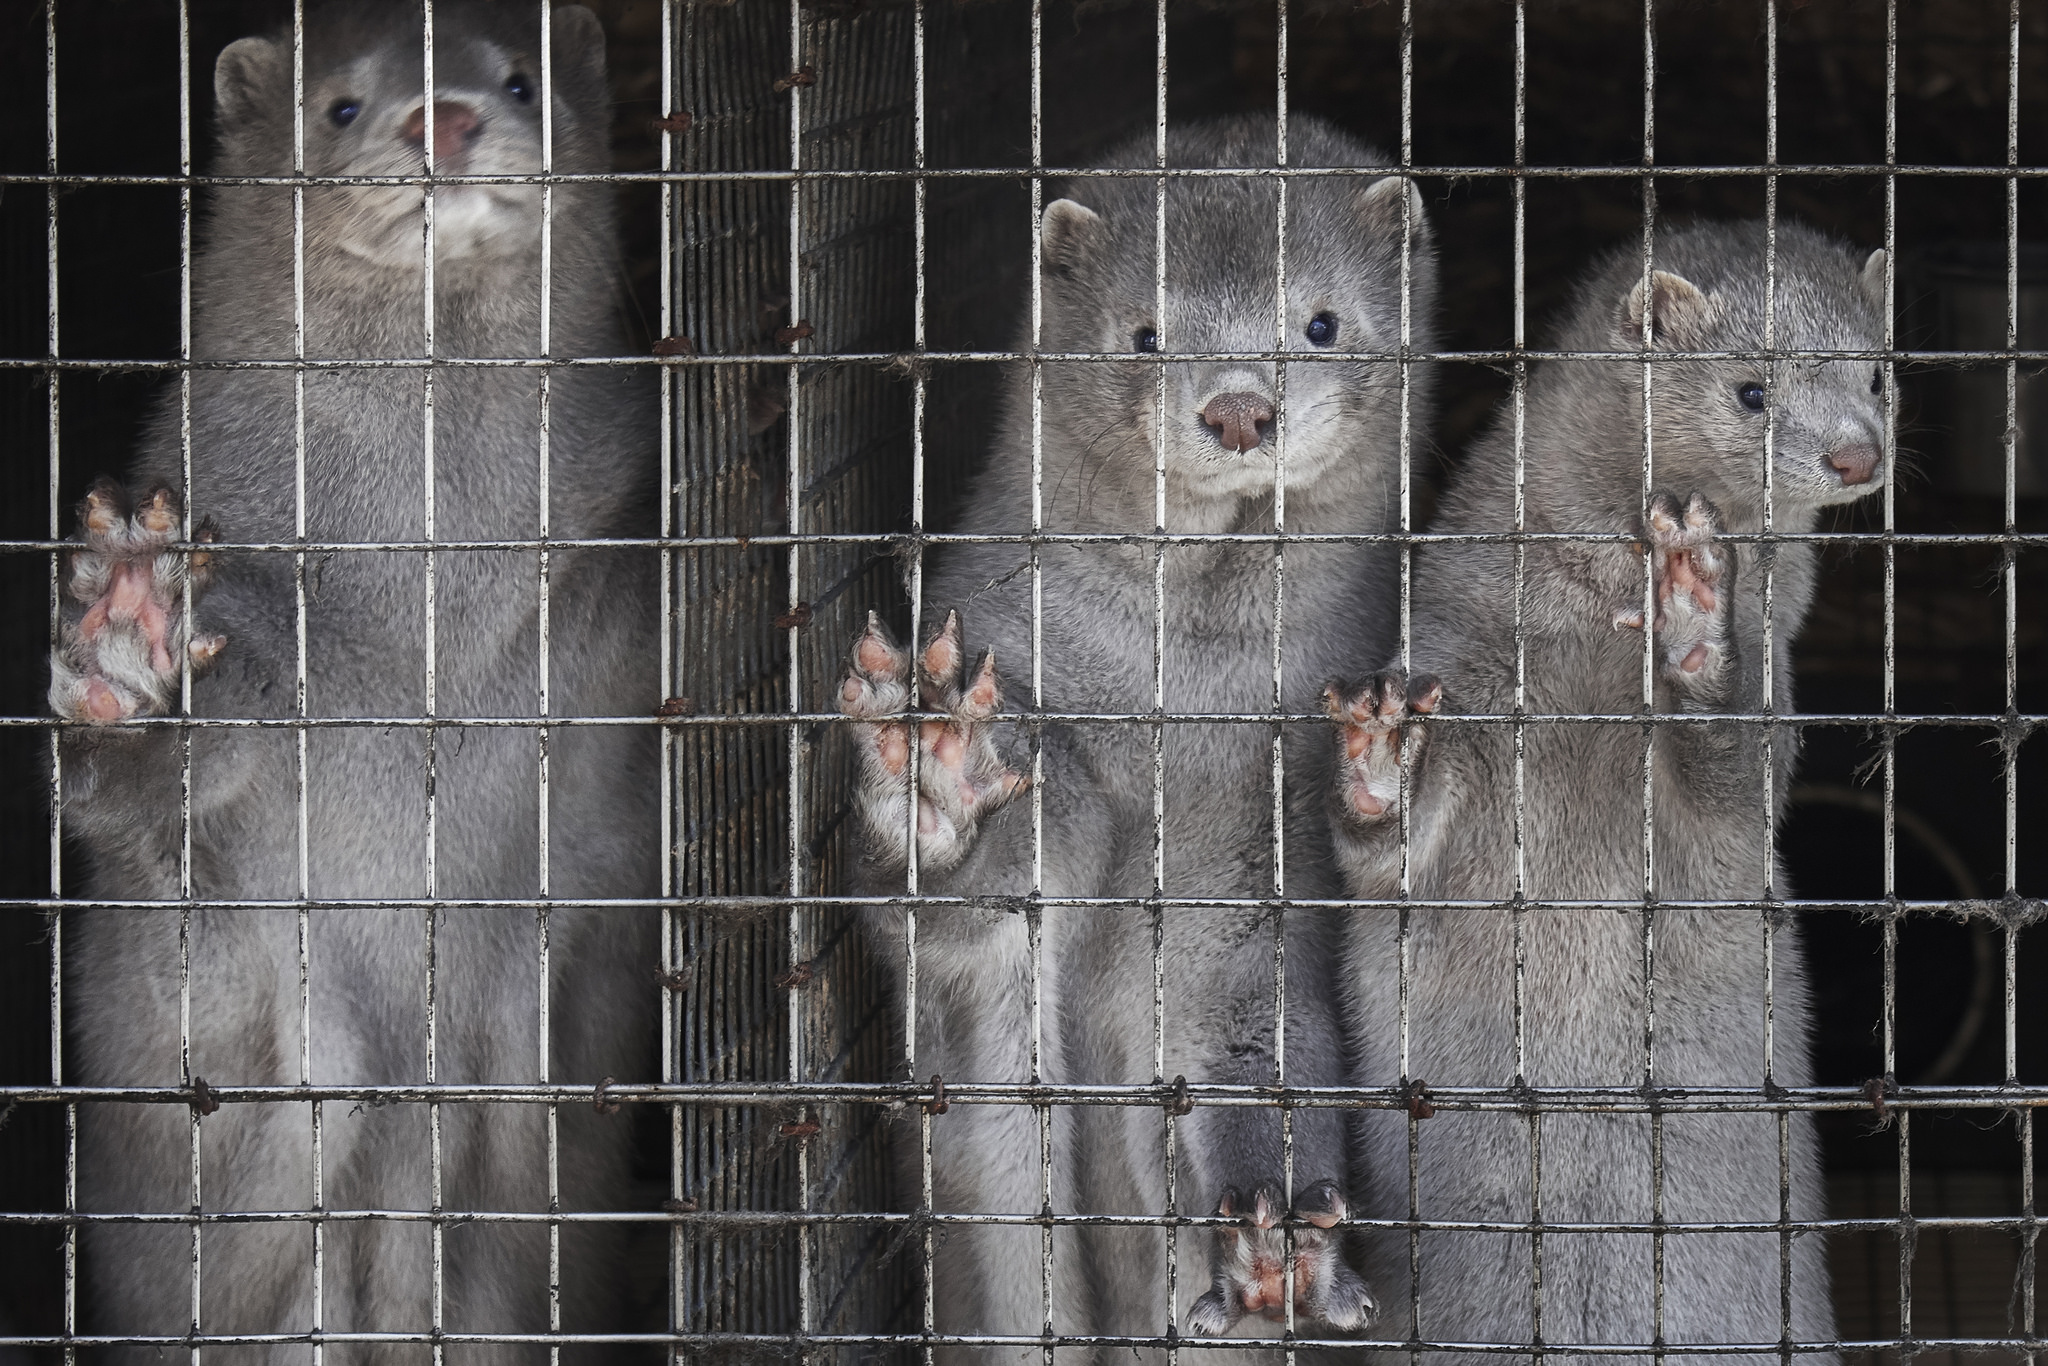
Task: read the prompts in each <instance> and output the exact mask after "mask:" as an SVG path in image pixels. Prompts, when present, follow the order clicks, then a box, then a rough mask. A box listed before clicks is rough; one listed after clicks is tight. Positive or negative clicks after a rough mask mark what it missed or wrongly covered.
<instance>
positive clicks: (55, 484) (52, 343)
mask: <svg viewBox="0 0 2048 1366" xmlns="http://www.w3.org/2000/svg"><path fill="white" fill-rule="evenodd" d="M43 165H44V168H45V171H46V172H47V174H49V175H50V176H51V177H52V179H51V181H50V183H49V185H48V186H47V187H46V188H45V191H44V199H43V213H44V219H43V221H44V224H45V227H44V239H43V251H44V257H43V269H44V276H43V284H44V288H45V290H47V291H48V294H47V300H46V304H45V315H44V321H43V326H44V334H43V345H44V350H45V354H47V355H48V356H49V358H50V359H51V360H52V361H55V360H56V359H57V353H58V341H59V333H58V325H57V324H58V312H57V304H58V299H59V295H58V289H57V182H56V180H55V176H56V175H57V0H47V3H46V4H45V5H44V6H43ZM62 377H63V372H62V371H60V370H58V369H57V367H56V366H55V365H52V366H51V367H50V368H49V370H47V371H45V372H44V380H45V382H46V383H47V384H48V386H49V397H48V407H47V409H46V414H45V418H46V423H47V425H46V427H45V429H44V430H45V440H46V441H47V458H48V463H49V475H48V499H49V501H48V506H47V508H46V514H47V517H48V522H47V526H48V531H49V537H50V539H51V540H52V541H57V540H61V539H63V536H64V531H63V521H62V513H61V510H60V507H59V504H58V497H59V492H58V490H59V487H60V481H59V475H60V473H61V470H60V465H61V455H62V447H63V441H62V433H63V426H62V421H61V407H60V404H61V398H60V393H61V385H60V383H59V381H60V380H61V379H62ZM63 566H64V557H63V555H62V553H61V552H59V551H54V550H53V551H51V552H50V582H49V604H50V654H51V656H52V657H53V658H54V657H55V655H56V653H57V651H58V649H59V648H60V647H61V646H62V644H63V641H64V630H63V626H64V621H63V610H64V591H63ZM49 737H50V739H49V747H50V748H49V756H50V784H49V801H50V850H49V855H50V897H51V899H52V900H56V899H58V898H61V897H62V896H63V895H64V750H63V732H62V731H60V730H59V729H57V727H55V726H52V727H51V728H50V730H49ZM49 936H50V985H49V1003H50V1084H51V1085H52V1086H62V1085H63V1084H64V916H63V913H62V912H61V911H59V912H53V913H51V915H50V917H49ZM64 1214H65V1223H64V1366H77V1361H78V1348H77V1347H76V1346H75V1345H74V1344H73V1342H72V1339H73V1337H74V1336H76V1334H77V1332H78V1224H77V1223H76V1222H75V1220H76V1218H77V1215H78V1102H76V1101H66V1102H65V1103H64Z"/></svg>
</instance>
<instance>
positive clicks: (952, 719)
mask: <svg viewBox="0 0 2048 1366" xmlns="http://www.w3.org/2000/svg"><path fill="white" fill-rule="evenodd" d="M966 659H967V653H966V650H965V648H964V647H963V645H962V643H961V628H960V617H959V614H958V613H957V612H955V613H949V614H948V615H947V617H946V622H945V625H944V626H942V627H941V628H940V629H939V631H938V632H937V634H935V635H934V636H933V637H932V639H931V640H930V641H929V642H928V643H927V644H926V645H925V648H924V649H923V650H922V651H921V652H919V653H918V655H917V656H916V667H917V668H918V670H919V675H920V679H921V683H922V689H921V691H922V702H923V705H924V707H925V708H926V709H928V710H931V711H939V712H944V713H945V714H946V715H945V717H944V719H933V720H920V721H918V722H917V731H916V733H917V741H918V765H917V767H918V772H917V838H918V857H919V861H920V863H921V864H922V865H923V866H926V867H932V868H943V867H948V866H950V865H951V864H953V863H957V862H958V861H959V860H960V859H961V858H963V857H965V855H966V851H967V849H968V847H969V845H970V844H971V843H972V840H973V836H974V832H975V829H976V827H977V826H978V824H979V822H980V821H981V820H982V819H984V818H985V817H987V816H988V815H990V814H992V813H993V812H994V811H996V810H997V809H999V808H1000V807H1001V806H1003V805H1004V804H1005V803H1007V802H1008V801H1009V800H1010V799H1011V798H1013V797H1015V796H1017V795H1018V794H1019V793H1021V792H1023V791H1024V790H1025V788H1026V787H1028V786H1029V779H1027V778H1025V777H1024V776H1023V775H1022V774H1020V773H1016V772H1014V771H1012V770H1011V769H1010V768H1009V767H1008V766H1007V765H1006V764H1005V763H1004V762H1003V760H1002V759H1001V757H1000V756H999V755H998V754H997V753H996V750H995V744H994V740H993V737H992V727H991V726H990V725H989V724H988V723H989V722H990V721H992V720H993V718H994V717H995V716H996V715H997V714H998V713H999V712H1000V711H1001V710H1002V704H1003V693H1002V683H1001V679H1000V677H999V676H998V674H997V672H996V663H995V656H994V654H993V652H990V653H986V654H984V655H983V656H982V657H981V660H980V662H979V663H978V664H977V665H976V666H975V667H974V669H973V670H972V672H971V673H970V672H968V671H967V670H966V669H965V668H964V665H965V662H966ZM911 667H912V656H911V653H910V652H909V651H908V650H905V649H900V648H898V647H897V645H896V643H895V641H894V639H892V638H891V636H890V635H889V631H888V628H887V627H886V626H884V625H883V624H882V621H881V619H880V618H879V617H877V616H875V615H874V614H873V613H869V615H868V623H867V627H866V629H865V630H863V631H862V633H861V634H860V636H859V637H858V638H857V639H856V640H855V641H854V644H853V649H852V650H851V652H850V655H849V659H848V668H847V674H846V677H845V679H844V680H843V681H842V682H841V684H840V690H839V700H840V710H841V712H842V713H844V714H845V715H847V716H849V717H854V718H857V719H858V720H860V721H861V722H862V724H861V725H859V726H856V727H855V743H856V746H857V748H858V750H859V752H860V754H861V756H862V757H861V763H862V768H863V774H864V776H863V779H862V782H861V784H860V786H859V787H858V789H857V790H856V797H855V800H856V802H857V804H858V805H859V806H860V807H861V810H862V813H863V816H864V818H865V819H864V824H865V826H866V827H867V835H868V837H869V838H870V839H871V840H872V841H874V842H875V843H876V844H878V845H880V846H881V847H882V848H883V849H884V850H886V851H888V852H889V853H890V855H891V856H893V857H894V858H896V859H899V860H901V859H907V857H908V850H907V846H908V838H909V836H908V833H907V829H906V827H907V824H908V818H909V801H910V793H909V775H908V773H907V771H906V770H908V768H909V767H910V735H911V728H910V722H909V721H908V719H907V718H904V713H905V712H906V711H907V710H908V709H909V702H910V669H911Z"/></svg>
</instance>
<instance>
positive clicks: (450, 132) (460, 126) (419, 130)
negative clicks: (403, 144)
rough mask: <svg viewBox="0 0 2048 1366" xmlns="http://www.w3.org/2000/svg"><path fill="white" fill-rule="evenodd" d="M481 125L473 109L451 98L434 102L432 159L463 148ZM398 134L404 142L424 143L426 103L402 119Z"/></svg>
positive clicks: (447, 155)
mask: <svg viewBox="0 0 2048 1366" xmlns="http://www.w3.org/2000/svg"><path fill="white" fill-rule="evenodd" d="M482 124H483V119H482V118H481V117H479V116H478V114H477V112H476V110H475V109H473V108H471V107H470V106H469V105H466V104H458V103H456V102H455V101H454V100H435V101H434V160H436V161H440V160H441V159H442V158H444V157H452V156H454V155H455V154H456V153H457V152H460V151H462V150H463V148H465V147H467V146H468V145H469V143H470V140H471V139H472V138H474V137H475V136H476V133H477V130H478V128H479V127H481V126H482ZM401 136H402V137H404V138H405V140H406V141H407V142H411V143H423V142H425V141H426V136H427V111H426V108H425V106H421V107H420V108H418V109H415V110H413V111H412V116H411V117H410V118H408V119H407V120H406V121H405V127H404V129H403V130H401Z"/></svg>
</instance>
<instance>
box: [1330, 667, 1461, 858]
mask: <svg viewBox="0 0 2048 1366" xmlns="http://www.w3.org/2000/svg"><path fill="white" fill-rule="evenodd" d="M1442 701H1443V687H1442V685H1441V684H1440V683H1439V682H1438V681H1437V680H1436V679H1435V678H1434V677H1432V676H1431V675H1429V674H1418V675H1416V676H1415V677H1414V678H1412V679H1411V678H1409V677H1407V676H1406V675H1405V674H1403V673H1402V672H1401V671H1400V670H1398V669H1392V670H1388V671H1386V672H1384V673H1378V674H1374V675H1373V676H1372V677H1371V678H1368V679H1367V680H1366V681H1365V683H1364V684H1363V685H1362V686H1360V687H1358V688H1356V689H1352V688H1348V687H1345V686H1343V685H1341V684H1335V683H1333V684H1331V685H1330V686H1328V687H1326V688H1324V689H1323V704H1324V707H1325V708H1326V710H1328V712H1329V714H1330V719H1331V720H1333V721H1335V722H1336V723H1337V728H1338V737H1339V738H1338V744H1339V751H1338V771H1339V783H1340V788H1341V791H1342V793H1343V797H1344V803H1345V808H1346V811H1347V814H1348V816H1349V818H1350V819H1352V820H1354V821H1378V820H1382V819H1384V818H1385V817H1386V816H1387V814H1388V813H1389V812H1391V811H1392V810H1393V809H1394V808H1395V806H1397V805H1398V804H1399V802H1400V799H1401V760H1402V754H1403V752H1404V750H1406V749H1407V748H1408V747H1409V746H1410V745H1411V744H1412V745H1415V746H1418V747H1419V746H1420V745H1421V743H1422V733H1421V731H1420V729H1419V728H1416V727H1414V726H1413V725H1412V722H1413V721H1414V719H1415V718H1416V717H1417V716H1427V715H1430V714H1431V713H1433V712H1435V711H1436V709H1437V708H1438V706H1439V705H1441V703H1442ZM1410 762H1411V766H1412V762H1413V761H1412V759H1411V761H1410Z"/></svg>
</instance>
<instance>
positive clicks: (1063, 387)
mask: <svg viewBox="0 0 2048 1366" xmlns="http://www.w3.org/2000/svg"><path fill="white" fill-rule="evenodd" d="M1290 143H1291V145H1290V148H1289V161H1290V164H1292V165H1296V166H1324V165H1327V166H1339V167H1350V166H1358V165H1360V164H1361V162H1362V161H1363V158H1364V156H1365V155H1369V153H1366V152H1365V149H1363V148H1361V147H1359V146H1358V145H1357V144H1355V143H1351V142H1349V141H1348V140H1346V139H1343V138H1341V137H1338V136H1335V135H1332V134H1330V133H1328V132H1327V130H1325V129H1323V128H1321V127H1320V126H1318V125H1313V124H1307V123H1306V122H1304V124H1303V125H1302V126H1301V127H1300V128H1298V129H1296V130H1295V131H1294V134H1293V136H1291V138H1290ZM1110 161H1111V163H1112V164H1115V165H1131V166H1144V165H1148V164H1150V162H1151V147H1150V144H1149V143H1148V144H1146V145H1145V146H1144V147H1143V148H1139V147H1137V146H1136V145H1133V146H1131V147H1127V148H1125V149H1124V150H1123V154H1122V155H1120V156H1116V157H1112V158H1110ZM1168 164H1169V166H1192V165H1205V166H1215V167H1231V166H1261V165H1263V166H1271V165H1273V164H1274V151H1273V147H1272V144H1271V134H1270V132H1268V133H1267V134H1266V135H1265V138H1264V139H1263V140H1261V139H1259V138H1258V136H1257V134H1255V133H1254V132H1252V131H1251V130H1249V129H1241V130H1237V134H1236V136H1233V137H1231V138H1229V139H1227V140H1223V141H1220V142H1218V143H1216V144H1215V145H1212V146H1205V147H1203V148H1202V149H1201V154H1200V156H1199V158H1198V157H1197V156H1196V155H1195V154H1194V149H1193V148H1192V147H1190V146H1188V145H1187V144H1186V143H1185V142H1183V143H1182V144H1181V145H1179V146H1175V145H1174V144H1173V142H1172V140H1171V139H1170V140H1169V148H1168ZM1279 183H1280V182H1279V181H1278V180H1276V179H1274V178H1271V177H1264V178H1261V177H1245V178H1241V179H1240V178H1234V177H1229V176H1222V177H1203V178H1199V179H1177V180H1172V181H1170V182H1169V184H1168V186H1167V190H1166V199H1165V222H1164V256H1165V272H1164V276H1165V278H1164V286H1165V288H1164V304H1165V307H1164V310H1163V311H1161V310H1160V308H1159V300H1160V292H1159V289H1158V277H1157V274H1156V272H1155V262H1156V261H1157V259H1158V255H1159V247H1160V237H1159V220H1158V200H1157V192H1156V184H1157V182H1155V181H1153V180H1150V179H1147V178H1142V177H1139V178H1128V179H1126V178H1095V179H1086V180H1081V181H1077V182H1076V183H1075V184H1074V185H1073V186H1072V187H1070V189H1069V198H1067V199H1065V200H1060V201H1056V202H1055V203H1053V204H1052V205H1050V206H1048V208H1047V211H1046V215H1045V233H1044V243H1045V263H1046V288H1045V314H1044V317H1045V322H1044V330H1043V337H1042V347H1043V348H1044V349H1046V350H1049V351H1067V352H1082V353H1091V354H1096V355H1133V356H1138V355H1147V354H1151V353H1155V352H1156V353H1158V354H1161V355H1165V356H1172V355H1174V354H1176V353H1180V354H1189V353H1192V354H1205V355H1211V356H1215V355H1226V356H1227V355H1228V354H1231V353H1239V354H1242V353H1249V354H1250V355H1252V356H1256V355H1259V354H1261V353H1273V352H1282V353H1286V354H1289V355H1301V356H1303V357H1308V356H1312V355H1316V354H1319V353H1325V352H1336V353H1343V352H1347V351H1392V350H1395V349H1397V348H1398V347H1399V346H1400V345H1401V342H1402V332H1401V318H1402V284H1403V259H1402V258H1403V221H1402V220H1403V216H1404V198H1405V200H1406V204H1407V217H1408V228H1407V239H1406V240H1407V256H1408V266H1407V285H1408V297H1409V309H1410V317H1411V318H1413V319H1415V320H1416V322H1415V323H1414V325H1413V327H1412V328H1411V332H1412V333H1413V334H1414V338H1413V339H1414V341H1415V342H1416V344H1420V343H1421V340H1422V338H1421V336H1420V332H1421V329H1422V327H1423V323H1422V321H1421V320H1423V319H1425V318H1427V317H1428V315H1429V313H1430V311H1431V309H1432V300H1431V299H1430V297H1429V295H1430V293H1431V290H1430V283H1431V281H1432V280H1433V275H1432V271H1431V266H1432V261H1431V256H1430V253H1431V240H1430V236H1429V231H1428V227H1427V224H1426V222H1425V220H1424V217H1423V214H1422V211H1421V205H1420V201H1419V197H1417V196H1415V195H1413V194H1412V192H1411V193H1409V194H1407V195H1405V196H1404V194H1403V182H1401V181H1400V180H1398V179H1396V178H1390V177H1383V176H1377V177H1376V176H1373V175H1370V174H1367V175H1349V176H1336V177H1327V178H1316V177H1305V178H1301V179H1294V180H1290V181H1288V182H1287V189H1286V214H1287V227H1286V234H1285V244H1286V254H1285V272H1286V274H1285V279H1286V285H1285V293H1284V298H1283V295H1282V291H1281V287H1280V274H1279V269H1280V259H1281V258H1280V252H1279V246H1280V243H1281V231H1280V210H1281V202H1280V190H1279ZM1162 369H1163V371H1164V376H1163V377H1164V381H1165V393H1164V404H1163V409H1162V404H1161V396H1160V390H1159V381H1160V378H1161V370H1162ZM1399 384H1400V380H1399V373H1398V367H1397V366H1396V365H1395V364H1394V363H1392V362H1387V361H1378V362H1371V361H1315V362H1312V363H1293V362H1290V363H1288V364H1287V365H1286V367H1285V376H1284V389H1283V382H1282V377H1281V376H1280V375H1278V374H1276V367H1275V365H1274V364H1273V363H1272V362H1271V361H1267V360H1258V359H1245V360H1234V359H1227V358H1226V359H1211V360H1199V361H1188V362H1174V361H1170V360H1169V361H1167V362H1166V363H1165V364H1164V365H1163V367H1162V366H1160V365H1156V364H1151V363H1135V362H1134V363H1131V364H1125V365H1113V364H1104V363H1091V364H1085V365H1080V364H1072V365H1065V366H1054V367H1051V368H1050V369H1048V371H1047V378H1046V393H1047V401H1046V405H1045V411H1046V415H1047V422H1048V425H1049V426H1054V425H1056V427H1057V429H1058V432H1059V434H1061V435H1064V436H1065V437H1066V438H1067V439H1068V440H1069V441H1070V442H1071V444H1072V445H1074V446H1075V447H1076V448H1084V447H1093V448H1094V449H1096V450H1097V451H1098V452H1099V455H1100V459H1101V461H1102V474H1103V476H1107V477H1112V478H1114V477H1117V476H1121V482H1123V483H1131V482H1135V483H1136V484H1137V485H1140V486H1149V484H1150V481H1151V479H1152V470H1153V462H1154V459H1155V452H1156V450H1157V447H1158V442H1159V439H1160V436H1161V417H1162V412H1163V417H1164V432H1163V434H1164V439H1165V461H1166V468H1167V476H1168V480H1169V482H1170V483H1171V484H1172V485H1173V486H1174V487H1175V489H1176V491H1177V492H1179V493H1181V494H1183V495H1184V496H1186V497H1188V498H1190V499H1194V500H1198V501H1207V500H1212V499H1226V500H1235V499H1244V498H1256V497H1260V496H1262V495H1265V494H1269V493H1270V492H1271V490H1272V487H1273V477H1274V461H1275V458H1276V452H1278V453H1279V455H1280V458H1282V459H1284V461H1285V464H1286V471H1287V484H1288V487H1289V488H1290V489H1293V488H1302V487H1305V486H1308V485H1310V484H1312V483H1314V482H1315V481H1316V480H1318V479H1319V478H1321V477H1323V476H1324V475H1326V474H1328V473H1330V472H1331V470H1332V468H1333V467H1334V466H1335V465H1336V464H1337V463H1339V462H1342V461H1345V460H1361V459H1366V458H1374V459H1378V458H1382V457H1383V452H1380V451H1378V450H1377V449H1376V450H1375V451H1374V453H1373V454H1372V455H1371V456H1368V455H1367V453H1366V452H1365V451H1364V450H1363V449H1362V448H1363V447H1365V446H1366V445H1367V444H1368V443H1377V444H1379V445H1383V444H1384V438H1385V436H1386V434H1387V432H1388V430H1389V429H1390V427H1391V426H1392V425H1393V424H1395V423H1397V422H1398V420H1399V417H1398V394H1399ZM1099 482H1100V480H1099V478H1098V479H1097V480H1094V481H1091V483H1099Z"/></svg>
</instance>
